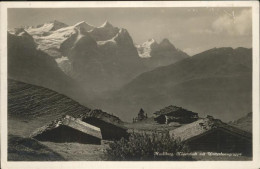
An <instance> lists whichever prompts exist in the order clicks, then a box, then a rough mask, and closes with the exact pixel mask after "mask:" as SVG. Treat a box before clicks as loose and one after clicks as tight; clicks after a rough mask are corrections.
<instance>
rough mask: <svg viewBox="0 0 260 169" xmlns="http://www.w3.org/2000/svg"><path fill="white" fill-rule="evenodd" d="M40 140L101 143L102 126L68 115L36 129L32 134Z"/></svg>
mask: <svg viewBox="0 0 260 169" xmlns="http://www.w3.org/2000/svg"><path fill="white" fill-rule="evenodd" d="M31 137H32V138H35V139H37V140H39V141H52V142H58V143H63V142H78V143H85V144H101V140H102V134H101V130H100V128H98V127H96V126H93V125H91V124H88V123H85V122H83V121H81V120H80V119H76V118H73V117H70V116H66V117H64V118H62V119H59V120H56V121H54V122H52V123H51V124H49V125H46V126H43V127H41V128H40V129H38V130H36V131H35V132H34V133H33V134H32V135H31Z"/></svg>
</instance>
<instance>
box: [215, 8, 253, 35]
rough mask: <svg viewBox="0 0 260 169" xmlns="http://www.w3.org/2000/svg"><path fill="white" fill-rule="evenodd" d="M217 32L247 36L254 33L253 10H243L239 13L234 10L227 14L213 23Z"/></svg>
mask: <svg viewBox="0 0 260 169" xmlns="http://www.w3.org/2000/svg"><path fill="white" fill-rule="evenodd" d="M212 29H213V31H214V32H216V33H227V34H229V35H233V36H237V35H240V36H246V35H251V34H252V12H251V10H250V9H245V10H242V11H241V12H240V13H239V14H238V15H236V14H235V13H234V12H232V13H228V12H226V11H225V14H224V15H222V16H220V17H219V18H218V19H216V20H215V21H214V22H213V24H212Z"/></svg>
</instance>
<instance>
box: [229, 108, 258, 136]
mask: <svg viewBox="0 0 260 169" xmlns="http://www.w3.org/2000/svg"><path fill="white" fill-rule="evenodd" d="M252 121H253V117H252V112H250V113H248V114H246V115H245V116H243V117H241V118H239V119H237V120H234V121H231V122H230V124H231V125H232V126H235V127H237V128H240V129H241V130H245V131H248V132H251V133H252V128H253V123H252Z"/></svg>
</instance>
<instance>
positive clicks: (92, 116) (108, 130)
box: [80, 109, 129, 140]
mask: <svg viewBox="0 0 260 169" xmlns="http://www.w3.org/2000/svg"><path fill="white" fill-rule="evenodd" d="M80 119H81V120H82V121H83V122H85V123H88V124H91V125H93V126H96V127H98V128H100V130H101V134H102V139H104V140H119V139H121V138H122V137H124V138H127V137H128V135H129V134H128V132H127V128H126V127H124V126H123V122H122V121H121V120H120V119H119V118H118V117H116V116H114V115H111V114H108V113H106V112H103V111H102V110H100V109H95V110H91V111H90V112H89V113H87V114H85V115H83V116H81V117H80Z"/></svg>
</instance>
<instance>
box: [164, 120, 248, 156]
mask: <svg viewBox="0 0 260 169" xmlns="http://www.w3.org/2000/svg"><path fill="white" fill-rule="evenodd" d="M169 134H170V136H172V137H174V138H180V140H181V141H182V142H185V143H186V144H187V145H188V146H189V148H190V150H191V151H193V152H195V151H196V152H219V153H221V152H222V153H242V154H243V155H247V156H252V134H251V133H249V132H246V131H243V130H240V129H238V128H236V127H233V126H230V125H228V124H226V123H223V122H222V121H220V120H218V119H214V118H213V117H211V116H208V117H207V118H204V119H199V120H197V121H195V122H193V123H190V124H186V125H183V126H181V127H179V128H176V129H173V130H171V131H169Z"/></svg>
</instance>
